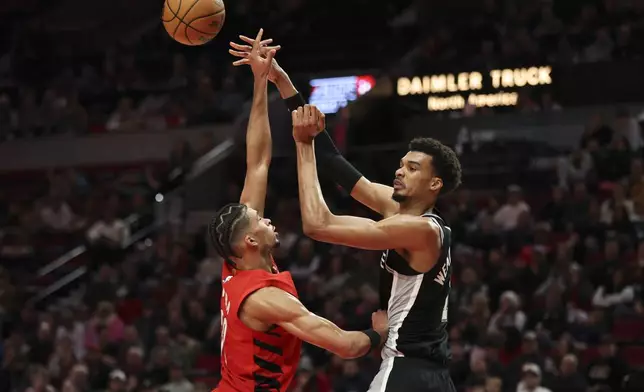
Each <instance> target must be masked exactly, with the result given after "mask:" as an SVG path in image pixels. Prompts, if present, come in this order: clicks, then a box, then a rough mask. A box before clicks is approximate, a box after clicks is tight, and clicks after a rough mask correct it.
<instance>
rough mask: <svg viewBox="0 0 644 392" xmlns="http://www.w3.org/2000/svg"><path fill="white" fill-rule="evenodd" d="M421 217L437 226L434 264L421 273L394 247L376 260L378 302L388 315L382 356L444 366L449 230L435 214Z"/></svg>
mask: <svg viewBox="0 0 644 392" xmlns="http://www.w3.org/2000/svg"><path fill="white" fill-rule="evenodd" d="M423 216H424V217H427V220H428V223H429V224H434V225H436V226H437V227H438V229H439V233H440V234H439V235H440V243H441V252H440V256H439V258H438V260H437V262H436V265H435V266H434V267H433V268H432V269H431V270H430V271H429V272H427V273H424V274H421V273H419V272H416V271H414V270H413V269H412V268H411V267H410V266H409V264H408V263H407V261H406V260H405V259H404V258H403V257H402V256H400V255H399V254H398V253H396V252H395V251H394V250H386V251H385V252H384V253H383V254H382V258H381V259H380V304H381V308H382V309H387V314H388V316H389V336H388V338H387V342H386V343H385V346H384V348H383V350H382V358H383V359H387V358H391V357H411V358H419V359H426V360H429V361H432V362H435V363H436V364H438V365H446V364H447V361H448V360H449V358H450V353H449V348H448V345H447V334H448V332H447V303H448V297H449V291H450V278H451V275H452V266H451V256H450V244H451V234H452V233H451V230H450V228H449V227H448V226H447V225H446V224H445V222H444V221H443V219H442V218H441V217H439V216H438V215H436V214H433V213H426V214H423Z"/></svg>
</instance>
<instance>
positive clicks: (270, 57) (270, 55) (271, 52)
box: [266, 49, 277, 61]
mask: <svg viewBox="0 0 644 392" xmlns="http://www.w3.org/2000/svg"><path fill="white" fill-rule="evenodd" d="M275 52H277V49H271V50H269V51H268V53H267V54H266V60H268V61H273V57H275Z"/></svg>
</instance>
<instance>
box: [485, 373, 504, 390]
mask: <svg viewBox="0 0 644 392" xmlns="http://www.w3.org/2000/svg"><path fill="white" fill-rule="evenodd" d="M502 387H503V381H501V379H500V378H498V377H488V379H487V380H485V392H501V388H502Z"/></svg>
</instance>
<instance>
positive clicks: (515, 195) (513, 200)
mask: <svg viewBox="0 0 644 392" xmlns="http://www.w3.org/2000/svg"><path fill="white" fill-rule="evenodd" d="M520 201H521V192H518V191H512V192H509V193H508V204H510V205H512V206H514V205H517V204H519V202H520Z"/></svg>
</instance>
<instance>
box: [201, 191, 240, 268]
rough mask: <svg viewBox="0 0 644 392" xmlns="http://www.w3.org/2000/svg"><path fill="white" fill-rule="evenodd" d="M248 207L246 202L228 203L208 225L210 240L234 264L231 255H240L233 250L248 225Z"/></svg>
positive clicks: (225, 258)
mask: <svg viewBox="0 0 644 392" xmlns="http://www.w3.org/2000/svg"><path fill="white" fill-rule="evenodd" d="M247 209H248V207H246V206H245V205H244V204H239V203H230V204H226V205H225V206H223V207H222V208H220V209H219V211H217V213H216V214H215V216H213V218H212V219H211V220H210V224H209V225H208V234H209V235H210V241H211V242H212V245H213V246H214V248H215V250H216V251H217V253H218V254H219V256H221V257H223V258H224V260H226V262H228V263H231V264H233V265H234V262H233V261H232V260H230V258H231V257H238V256H237V255H235V252H234V250H233V244H234V243H235V241H236V240H237V237H238V236H239V234H240V233H241V232H242V231H243V230H244V229H245V228H246V227H247V226H248V223H249V221H248V216H247V215H246V211H247Z"/></svg>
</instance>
